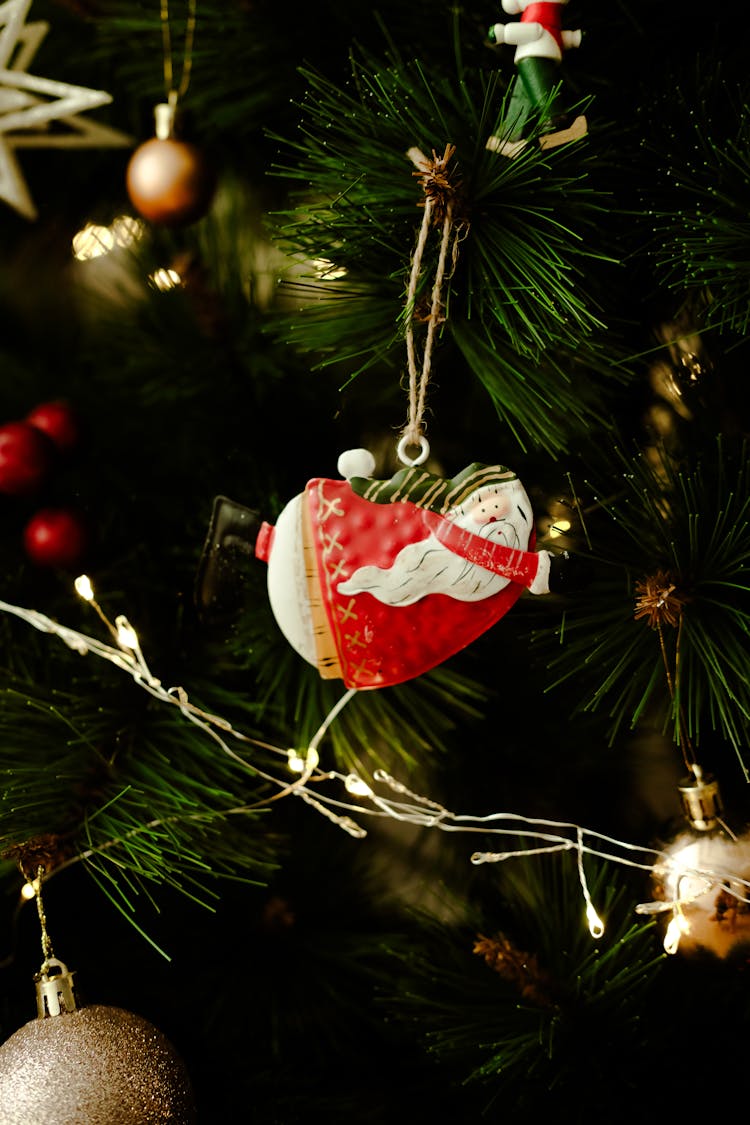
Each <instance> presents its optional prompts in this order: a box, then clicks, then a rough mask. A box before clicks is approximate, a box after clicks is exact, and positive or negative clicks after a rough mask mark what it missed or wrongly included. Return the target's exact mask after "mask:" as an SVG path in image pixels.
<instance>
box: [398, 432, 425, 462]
mask: <svg viewBox="0 0 750 1125" xmlns="http://www.w3.org/2000/svg"><path fill="white" fill-rule="evenodd" d="M415 447H419V453H418V454H417V456H416V457H409V456H408V455H407V450H408V449H414V448H415ZM396 453H397V455H398V459H399V461H400V462H401V464H402V465H406V466H407V467H408V468H410V469H413V468H414V467H415V465H424V463H425V461H426V460H427V458H428V457H429V456H430V443H429V442H428V440H427V438H426V437H425V436H424V434H419V435H418V436H417V437H416V438H412V437H411V436H410V435H409V434H404V436H403V437H402V438H401V440H400V442H399V443H398V445H397V446H396Z"/></svg>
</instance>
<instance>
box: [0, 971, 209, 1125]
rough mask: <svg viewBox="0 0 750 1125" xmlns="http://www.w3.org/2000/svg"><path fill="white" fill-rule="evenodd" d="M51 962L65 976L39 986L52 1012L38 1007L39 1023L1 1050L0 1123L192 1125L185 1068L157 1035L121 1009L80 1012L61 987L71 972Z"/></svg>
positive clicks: (31, 1024)
mask: <svg viewBox="0 0 750 1125" xmlns="http://www.w3.org/2000/svg"><path fill="white" fill-rule="evenodd" d="M54 964H55V965H59V966H60V967H61V968H62V969H63V970H64V972H63V974H62V977H56V978H54V979H52V978H48V979H45V982H44V983H45V985H46V986H47V987H48V988H52V989H53V994H52V996H51V1001H52V1005H54V1007H53V1011H52V1012H50V1010H49V1007H48V1006H47V1005H46V1004H45V1006H43V1007H42V1006H40V1005H39V1004H38V1010H39V1016H38V1018H37V1019H35V1020H31V1021H30V1022H29V1023H27V1024H25V1025H24V1026H23V1027H22V1028H20V1029H19V1030H18V1031H16V1032H15V1034H14V1035H11V1037H10V1038H9V1039H8V1040H6V1042H5V1043H3V1044H2V1046H0V1120H1V1121H2V1123H3V1125H32V1123H33V1125H157V1123H158V1125H191V1123H193V1122H195V1121H196V1110H195V1103H194V1099H193V1093H192V1088H191V1084H190V1079H189V1076H188V1074H187V1071H186V1069H185V1065H184V1063H183V1062H182V1060H181V1058H180V1057H179V1055H178V1054H177V1052H176V1051H175V1049H174V1047H173V1046H172V1044H171V1043H170V1042H169V1040H168V1039H167V1038H166V1037H165V1036H164V1035H163V1034H162V1032H161V1031H159V1030H158V1029H157V1028H156V1027H154V1026H153V1024H151V1023H149V1022H148V1021H147V1020H145V1019H143V1018H142V1017H141V1016H137V1015H134V1014H133V1013H132V1012H128V1011H125V1010H124V1009H122V1008H114V1007H108V1006H105V1005H101V1004H93V1005H90V1006H83V1007H79V1006H78V1004H77V1001H75V1000H74V999H71V998H73V993H72V991H71V990H70V989H68V988H67V979H69V977H70V976H71V975H72V974H69V973H68V972H67V969H66V968H65V966H64V965H63V964H62V962H54ZM60 988H62V989H63V992H62V993H57V994H55V993H56V990H57V989H60ZM58 996H62V1001H61V1003H60V1004H58Z"/></svg>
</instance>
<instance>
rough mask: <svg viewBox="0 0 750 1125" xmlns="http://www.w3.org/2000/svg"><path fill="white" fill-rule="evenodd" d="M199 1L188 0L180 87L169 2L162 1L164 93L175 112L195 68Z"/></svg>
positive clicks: (166, 0) (167, 0)
mask: <svg viewBox="0 0 750 1125" xmlns="http://www.w3.org/2000/svg"><path fill="white" fill-rule="evenodd" d="M196 3H197V0H188V11H187V17H186V22H185V46H184V48H183V53H182V75H181V77H180V84H179V86H175V79H174V64H173V59H172V32H171V29H170V26H169V0H161V8H160V15H161V40H162V53H163V55H164V92H165V93H166V96H167V104H168V105H169V106H170V108H171V109H172V110H173V111H174V110H175V109H176V108H177V102H178V101H179V99H180V98H182V97H184V96H185V94H186V93H187V88H188V86H189V85H190V74H191V71H192V67H193V43H194V42H195V20H196V16H195V8H196Z"/></svg>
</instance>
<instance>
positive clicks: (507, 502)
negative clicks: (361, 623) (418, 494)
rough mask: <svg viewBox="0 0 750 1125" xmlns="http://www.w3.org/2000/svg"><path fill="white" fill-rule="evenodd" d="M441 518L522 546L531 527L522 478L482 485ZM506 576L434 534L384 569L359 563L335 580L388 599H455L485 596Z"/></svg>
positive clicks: (342, 589) (345, 588)
mask: <svg viewBox="0 0 750 1125" xmlns="http://www.w3.org/2000/svg"><path fill="white" fill-rule="evenodd" d="M445 518H446V519H447V520H449V521H450V522H451V523H453V524H454V525H455V526H456V527H458V528H461V529H462V530H464V531H469V532H471V533H472V534H474V535H477V536H479V537H480V538H482V539H486V540H489V541H491V542H493V543H500V544H502V545H503V546H505V547H510V548H513V549H516V550H521V551H525V550H526V549H527V547H528V543H529V538H530V536H531V530H532V518H531V506H530V504H529V500H528V497H527V496H526V492H525V491H524V488H523V486H522V484H521V483H520V481H518V480H511V481H503V482H502V483H498V484H494V485H485V486H483V487H482V488H480V489H477V491H476V492H474V493H472V494H471V495H470V496H468V497H467V499H466V500H465V501H464V502H463V504H460V505H458V506H457V507H455V508H451V509H450V511H448V512H447V513H446V516H445ZM508 582H509V579H508V578H505V577H503V576H502V575H500V574H495V573H493V572H492V571H490V570H485V569H484V568H483V567H480V566H477V565H476V563H471V562H468V561H467V560H466V559H465V558H462V557H461V555H458V554H455V553H454V552H453V551H451V550H449V549H448V547H446V546H444V544H443V543H441V542H440V541H439V540H438V539H437V538H436V537H435V536H434V535H433V534H430V535H428V536H427V537H426V538H424V539H422V540H420V541H419V542H417V543H410V544H408V545H407V546H406V547H403V548H402V550H401V551H400V552H399V554H398V555H397V556H396V558H395V559H394V560H393V563H392V565H391V566H390V567H388V568H387V569H384V568H381V567H377V566H362V567H360V568H359V569H358V570H356V571H355V572H354V573H353V574H352V575H351V577H350V578H349V579H348V580H347V581H346V582H342V583H340V584H339V586H338V587H337V591H338V593H339V594H344V595H356V594H364V593H367V594H371V595H372V596H373V597H374V598H377V599H378V601H381V602H383V603H384V604H386V605H391V606H399V605H402V606H404V605H412V604H413V603H414V602H416V601H419V599H420V598H424V597H426V596H427V595H428V594H447V595H448V596H449V597H451V598H455V599H456V600H457V601H463V602H473V601H480V600H481V599H483V598H488V597H490V596H491V595H492V594H496V593H497V592H498V591H499V590H502V589H503V587H504V586H507V585H508Z"/></svg>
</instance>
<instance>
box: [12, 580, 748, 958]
mask: <svg viewBox="0 0 750 1125" xmlns="http://www.w3.org/2000/svg"><path fill="white" fill-rule="evenodd" d="M76 588H77V589H78V585H77V587H76ZM79 592H80V590H79ZM82 596H84V597H85V595H82ZM85 600H88V601H92V602H93V597H85ZM93 604H94V607H95V608H96V609H97V612H98V613H99V614H100V616H103V615H102V614H101V610H100V609H99V607H98V606H97V605H96V603H95V602H94V603H93ZM0 612H4V613H9V614H12V615H13V616H15V617H19V618H21V620H23V621H25V622H26V623H27V624H29V625H31V626H33V627H34V628H35V629H38V630H39V631H41V632H44V633H49V634H52V635H54V636H57V637H59V639H60V640H62V641H63V642H64V643H65V644H66V645H67V646H68V647H69V648H71V649H73V650H74V651H75V652H78V653H79V654H81V655H83V656H85V655H88V654H89V653H91V654H93V655H95V656H98V657H100V658H101V659H103V660H107V661H108V662H109V663H110V664H112V665H114V667H116V668H119V669H120V670H121V671H123V672H126V673H127V674H128V675H130V676H131V677H132V679H133V680H134V682H135V683H136V684H137V685H138V686H139V687H141V688H143V690H144V691H147V692H148V693H149V694H150V695H152V696H153V697H154V698H156V699H159V700H160V701H161V702H163V703H168V704H170V705H172V706H176V707H177V708H178V709H179V710H180V712H181V713H182V715H184V717H185V718H186V719H188V720H189V721H190V722H191V723H193V724H195V725H196V726H198V727H199V728H200V729H201V730H203V731H204V732H205V733H206V734H207V735H208V736H209V737H210V738H212V739H213V740H214V741H215V742H216V743H217V744H218V746H219V747H220V748H221V750H222V751H223V753H225V754H227V755H228V756H229V757H230V758H231V759H232V760H233V761H235V762H237V763H238V764H239V765H240V766H242V767H243V768H244V769H247V770H249V771H250V772H252V773H253V774H254V775H256V776H257V777H259V778H262V779H263V780H264V781H267V782H269V783H270V784H272V785H273V786H275V787H277V789H278V792H276V793H275V794H274V795H273V796H272V797H270V798H268V799H266V800H265V801H264V800H259V801H258V802H257V803H254V804H251V805H244V806H242V807H239V808H236V809H230V810H226V815H230V814H240V813H247V812H251V811H253V810H255V809H258V808H261V807H264V806H266V805H268V804H270V803H271V802H273V801H276V800H278V799H279V798H281V797H285V796H290V795H294V796H297V797H300V798H301V799H302V800H303V801H304V802H305V803H306V804H307V805H309V806H310V807H311V808H313V809H314V810H315V811H316V812H317V813H319V814H320V815H321V816H324V817H326V818H327V819H328V820H330V821H332V822H333V823H334V824H336V825H337V826H338V827H339V828H341V829H342V830H343V831H345V832H347V833H348V834H349V835H351V836H353V837H355V838H357V839H362V838H364V837H365V836H366V835H367V831H366V829H364V828H362V827H361V826H360V825H359V824H358V823H357V821H356V820H355V819H353V817H352V816H350V815H349V814H350V813H353V814H355V816H356V817H358V818H361V817H363V816H369V817H376V818H388V819H391V820H397V821H400V822H402V823H406V824H411V825H414V826H415V827H422V828H438V829H439V830H440V831H442V832H460V833H469V834H470V833H481V834H483V835H486V836H512V837H514V838H515V839H516V841H523V842H524V846H523V847H518V848H515V849H512V850H506V851H500V852H492V851H475V852H473V853H472V855H471V857H470V860H471V863H473V864H475V865H480V864H484V863H498V862H504V861H505V860H508V859H513V858H521V857H524V856H537V855H547V854H551V853H556V852H565V851H572V850H575V851H576V853H577V861H578V874H579V880H580V883H581V890H582V894H583V898H584V902H585V905H586V914H587V918H588V922H589V928H590V930H591V932H592V935H593V936H594V937H599V936H601V934H602V933H603V930H604V925H603V923H602V921H601V919H600V918H599V917H598V915H597V914H596V910H595V909H594V906H593V903H592V901H591V896H590V894H589V889H588V884H587V882H586V875H585V872H584V868H583V856H584V855H588V856H592V857H594V858H598V859H602V860H606V861H609V862H611V863H615V864H618V865H620V866H623V867H629V868H634V869H636V870H639V871H644V872H648V873H654V872H667V871H669V870H671V869H674V868H675V866H676V864H675V861H674V859H673V858H672V857H671V856H670V855H669V854H668V853H665V852H662V851H658V850H656V849H654V848H647V847H642V846H640V845H638V844H631V843H628V842H627V841H624V840H618V839H616V838H615V837H612V836H607V835H605V834H604V833H601V832H596V831H593V830H591V829H586V828H582V827H581V826H580V825H577V824H573V823H571V822H568V821H556V820H547V819H540V818H533V817H526V816H523V815H522V814H520V813H513V812H495V813H490V814H487V815H484V816H473V815H467V814H463V815H461V814H456V813H452V812H450V811H449V810H448V809H446V808H444V807H443V806H442V805H440V804H438V803H437V802H435V801H432V800H431V799H430V798H428V797H425V796H422V795H421V794H418V793H414V792H412V791H411V790H410V789H408V788H407V787H406V786H405V785H404V784H403V783H402V782H400V781H398V779H397V778H394V777H392V776H391V775H390V774H389V773H387V772H386V771H385V770H382V769H378V770H376V771H375V773H374V774H373V782H374V783H376V784H379V785H381V786H384V787H385V788H386V789H388V790H390V791H391V792H392V793H394V794H397V795H398V798H400V799H395V798H394V797H389V796H388V795H383V794H380V793H378V792H376V791H375V790H374V789H373V788H372V786H371V785H370V784H369V783H368V782H366V781H364V780H363V779H362V778H360V777H359V775H358V774H355V773H349V774H343V773H339V772H338V771H336V770H321V769H319V768H318V760H319V759H318V752H317V748H318V746H319V744H320V742H321V740H322V739H323V737H324V735H325V733H326V732H327V730H328V729H329V727H330V725H331V723H332V722H333V721H334V719H335V718H336V717H337V716H338V715H339V714H340V712H341V710H342V709H343V708H344V707H345V706H346V704H347V703H348V702H349V700H350V699H351V698H352V697H353V696H354V695H355V694H356V689H351V690H349V691H348V692H346V693H345V694H344V695H343V696H342V697H341V699H339V701H338V702H337V703H336V704H335V705H334V707H333V708H332V709H331V711H330V712H329V713H328V715H327V716H326V718H325V720H324V721H323V723H322V724H321V726H320V728H319V729H318V731H317V732H316V733H315V735H314V736H313V738H312V739H311V741H310V743H309V745H308V749H307V753H306V754H305V756H304V757H301V756H299V757H295V760H296V761H299V762H300V763H301V768H300V769H299V776H298V777H297V778H295V779H294V780H293V781H289V780H287V779H286V778H278V777H274V776H273V774H270V773H267V772H266V771H264V770H261V769H259V768H258V766H257V765H255V764H253V763H251V762H249V761H246V760H245V758H243V757H242V756H241V755H240V754H238V753H236V751H234V750H233V749H232V748H231V747H230V746H229V745H228V743H227V741H226V739H225V738H223V737H222V734H221V733H219V732H222V733H223V734H225V735H227V736H231V737H232V738H235V739H237V740H238V741H240V742H242V743H244V744H246V745H247V746H254V747H256V748H259V749H262V750H265V751H268V752H270V753H273V754H277V755H279V756H281V757H283V758H285V759H286V760H287V762H288V761H289V755H290V753H292V752H290V751H286V750H283V749H281V748H280V747H278V746H273V745H271V744H269V743H266V742H262V741H260V740H259V739H254V738H250V737H249V736H247V735H245V734H243V733H242V732H240V731H237V730H235V728H234V727H233V726H232V724H231V723H230V722H229V721H228V720H226V719H224V718H222V717H221V716H220V715H212V714H209V713H207V712H205V711H202V710H200V708H198V707H196V706H194V705H193V704H192V703H191V702H190V701H189V699H188V696H187V693H186V692H185V690H184V688H182V687H171V688H168V689H166V688H165V687H164V686H163V684H162V683H161V681H160V680H159V679H157V677H155V676H154V675H153V674H152V672H151V671H150V669H149V667H148V665H147V664H146V661H145V659H144V656H143V653H142V651H141V646H140V643H139V641H138V638H137V634H136V633H135V630H133V629H132V626H130V624H129V622H128V620H127V618H125V617H124V616H120V617H118V618H117V626H118V628H117V629H114V628H113V627H111V626H110V630H111V632H112V634H113V636H114V637H115V638H116V639H117V638H119V639H118V647H117V648H114V647H112V646H111V645H108V644H105V643H103V642H102V641H100V640H98V639H96V638H95V637H91V636H88V635H87V634H85V633H80V632H78V631H77V630H75V629H71V628H69V627H67V626H65V625H61V624H60V623H59V622H57V621H54V620H53V619H52V618H50V617H47V616H45V615H44V614H42V613H39V612H37V611H36V610H32V609H26V608H23V607H21V606H16V605H12V604H10V603H8V602H5V601H0ZM104 620H105V621H106V619H104ZM294 753H295V754H296V752H294ZM330 781H335V782H340V783H341V784H342V785H343V787H344V789H345V790H346V792H348V793H353V794H356V795H357V796H358V797H359V798H360V800H361V801H369V802H370V803H371V806H372V807H368V805H366V804H363V803H357V804H355V803H353V802H351V801H347V800H341V799H339V798H337V797H333V796H329V795H328V794H327V793H325V792H321V791H319V790H318V791H316V792H313V791H312V790H311V789H310V788H309V783H311V782H312V783H315V785H316V786H318V785H320V784H322V783H325V782H330ZM402 798H407V799H406V800H404V799H402ZM337 810H340V811H337ZM499 823H502V824H503V825H505V826H503V827H499V826H498V824H499ZM144 827H146V826H144ZM136 831H137V830H136ZM114 843H116V841H112V844H114ZM532 844H533V845H534V846H531V845H532ZM105 846H106V845H105ZM91 854H92V853H91V852H88V853H86V855H91ZM86 855H84V854H82V855H80V856H79V857H78V858H81V859H82V858H85V857H86ZM68 862H70V861H68ZM67 865H68V863H66V864H65V865H64V866H67ZM679 871H680V873H681V875H682V876H683V877H686V876H687V877H691V878H696V879H702V880H704V885H705V888H706V889H710V888H711V887H713V886H715V885H721V886H722V887H723V888H724V889H725V890H726V891H727V892H728V893H729V894H730V895H732V896H733V897H734V898H736V899H737V900H738V901H739V902H745V903H750V881H748V880H747V879H743V878H740V877H738V876H737V875H736V874H734V873H730V872H727V871H726V870H723V871H716V870H712V869H707V868H700V869H698V868H695V869H694V868H684V867H683V866H682V865H679ZM730 880H731V881H730ZM739 888H742V890H740V889H739ZM743 892H744V893H743ZM691 897H694V896H691ZM684 901H687V900H683V899H679V900H677V901H675V902H652V903H641V904H639V905H638V906H637V907H636V912H637V913H639V914H646V915H649V914H656V913H659V912H661V911H666V910H670V909H671V910H672V911H673V912H676V913H679V914H681V907H682V905H683V902H684Z"/></svg>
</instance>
